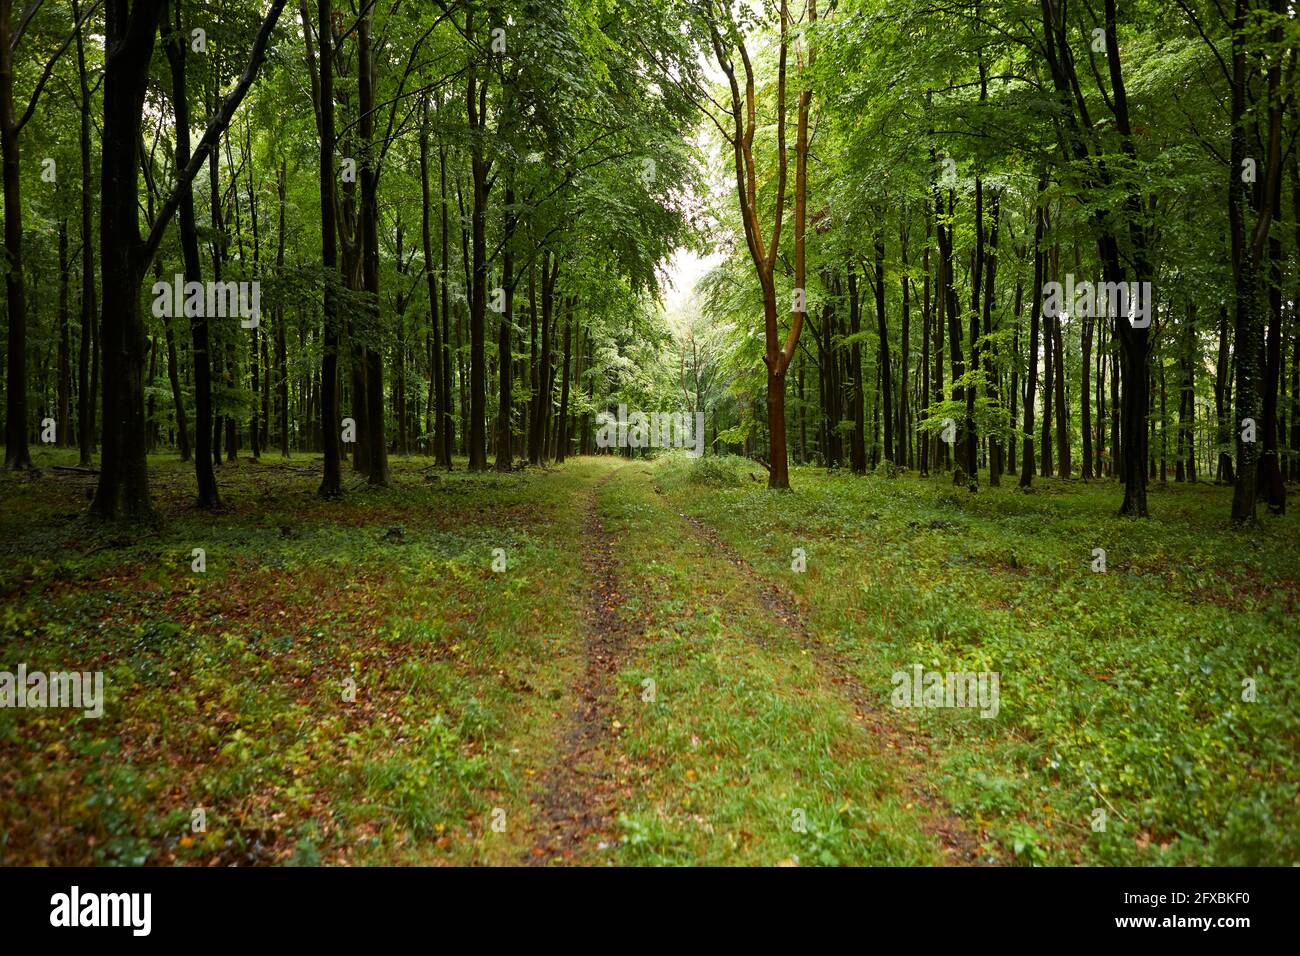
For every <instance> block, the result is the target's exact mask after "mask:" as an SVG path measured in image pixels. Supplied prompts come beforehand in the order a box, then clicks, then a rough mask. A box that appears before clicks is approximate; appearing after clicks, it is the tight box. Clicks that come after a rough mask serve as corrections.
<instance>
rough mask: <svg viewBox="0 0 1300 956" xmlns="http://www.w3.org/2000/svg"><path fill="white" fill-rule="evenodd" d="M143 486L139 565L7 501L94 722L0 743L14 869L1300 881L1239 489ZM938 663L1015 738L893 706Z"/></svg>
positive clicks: (247, 471)
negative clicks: (1195, 875)
mask: <svg viewBox="0 0 1300 956" xmlns="http://www.w3.org/2000/svg"><path fill="white" fill-rule="evenodd" d="M40 454H41V455H42V456H43V458H46V459H49V460H43V461H42V462H41V463H42V464H45V465H47V466H48V465H49V464H51V463H65V464H68V463H71V460H72V456H71V454H70V453H67V452H50V451H45V450H43V451H41V452H40ZM60 455H63V456H65V458H66V459H67V460H66V461H64V460H63V459H61V458H59V456H60ZM151 464H152V466H153V468H154V469H155V487H156V494H157V498H158V500H159V504H160V507H161V510H162V513H163V518H164V521H163V523H162V525H161V526H160V527H159V528H156V529H149V530H145V531H141V532H138V533H124V532H122V531H119V530H116V529H111V528H101V527H98V526H96V525H94V524H91V523H89V522H88V521H86V520H85V519H84V518H82V517H81V515H82V514H83V512H84V503H85V500H86V491H87V489H88V487H89V485H90V482H91V481H92V480H93V479H92V478H91V477H89V476H85V475H81V474H77V473H69V472H52V471H46V472H44V473H43V474H42V475H26V474H0V499H2V500H3V501H4V502H5V506H4V507H3V508H0V559H2V560H0V670H8V671H13V670H15V669H16V666H17V665H18V664H19V663H25V664H26V665H27V668H28V670H29V671H31V670H38V669H40V670H45V671H51V672H52V671H57V670H68V669H77V670H87V671H94V670H98V671H102V672H103V673H104V675H105V687H106V700H105V707H104V715H103V717H101V718H98V719H94V718H86V717H84V716H83V715H82V714H81V713H80V712H78V711H71V710H67V709H45V710H37V709H15V708H0V863H6V864H8V863H65V864H87V863H99V864H141V863H145V864H161V865H231V864H234V865H266V864H277V863H298V864H314V863H331V864H368V863H386V864H509V865H518V864H520V863H528V864H533V865H603V864H610V863H612V864H625V865H635V864H674V865H675V864H755V865H835V864H893V865H908V864H923V865H940V864H978V863H986V862H998V863H1001V862H1016V863H1035V862H1054V863H1072V862H1102V863H1130V864H1131V863H1186V862H1219V863H1241V862H1270V863H1279V862H1295V861H1296V860H1297V859H1300V844H1297V839H1300V838H1298V837H1297V833H1300V802H1298V801H1297V799H1296V789H1295V784H1294V781H1295V779H1297V770H1298V768H1297V760H1296V754H1297V753H1300V705H1297V699H1298V698H1300V688H1298V687H1297V684H1296V677H1295V675H1296V674H1298V673H1300V628H1297V627H1296V625H1295V621H1296V610H1297V607H1298V606H1300V555H1297V553H1296V547H1295V540H1296V538H1297V537H1298V535H1297V527H1298V526H1300V519H1297V517H1296V516H1294V515H1291V516H1287V517H1286V518H1284V519H1280V520H1277V521H1272V522H1271V523H1266V524H1265V526H1264V527H1263V528H1262V529H1261V530H1260V531H1259V532H1258V533H1257V534H1256V535H1255V536H1254V537H1244V536H1240V535H1237V536H1234V535H1230V534H1227V533H1226V532H1225V531H1224V530H1223V529H1222V528H1220V527H1218V526H1217V525H1216V524H1215V519H1214V515H1215V514H1217V513H1218V512H1219V511H1221V510H1222V506H1223V505H1224V503H1225V502H1224V500H1220V499H1224V496H1225V494H1226V492H1227V490H1226V489H1217V488H1211V487H1207V486H1195V487H1173V486H1170V487H1168V488H1156V489H1154V490H1153V507H1155V508H1156V509H1157V512H1158V514H1159V515H1160V519H1159V520H1158V521H1152V522H1147V523H1132V522H1123V521H1120V520H1119V519H1116V518H1114V517H1113V514H1112V512H1113V502H1112V501H1111V500H1110V498H1111V497H1113V496H1110V495H1108V492H1109V491H1111V490H1113V489H1110V488H1109V487H1108V486H1106V485H1104V484H1098V483H1094V484H1092V485H1082V484H1080V483H1065V482H1056V481H1049V482H1040V483H1037V484H1036V485H1035V490H1034V492H1033V493H1032V494H1029V495H1026V494H1024V493H1022V492H1019V491H1017V490H1015V489H1012V488H1002V489H984V490H983V491H981V493H980V494H979V495H977V496H971V495H968V494H966V493H965V492H962V493H956V492H954V491H953V490H952V489H951V487H950V486H946V485H945V484H944V483H943V482H942V481H940V480H937V479H932V480H930V481H919V480H916V479H915V478H914V477H904V478H899V479H896V480H888V479H883V478H875V477H870V478H865V479H864V478H852V477H849V476H829V475H826V474H825V473H823V472H820V471H814V470H812V469H797V470H796V474H795V483H796V488H797V490H796V492H795V493H794V494H792V495H772V494H770V493H768V492H767V491H766V490H765V489H764V488H763V487H762V483H761V481H760V480H756V479H757V478H761V476H751V475H750V474H749V471H748V470H749V469H750V468H751V467H752V466H748V465H745V464H744V463H740V462H737V461H735V460H732V461H727V460H722V461H719V460H715V459H704V460H702V461H701V462H694V463H693V462H690V461H687V460H685V459H667V460H660V461H655V462H648V461H627V460H623V459H615V458H588V459H577V460H574V461H571V462H569V463H567V464H565V465H564V466H562V467H560V468H552V469H548V470H537V469H530V470H528V471H526V472H524V473H522V474H520V473H515V474H509V475H497V474H482V475H471V474H468V473H466V472H465V471H464V470H463V469H459V468H458V469H457V470H456V471H454V472H452V473H450V474H448V473H446V472H442V471H439V470H436V469H432V468H430V467H428V463H427V462H424V461H421V460H405V461H404V460H397V461H395V462H394V469H393V477H394V483H393V487H392V488H390V489H383V490H375V489H370V488H368V487H366V486H365V485H364V484H363V483H362V482H360V481H359V480H357V479H352V480H351V481H350V483H349V487H348V489H347V495H346V496H345V498H344V500H343V501H342V502H322V501H320V500H319V499H318V498H316V497H315V495H314V489H315V484H316V481H317V467H316V463H315V462H313V461H312V460H310V459H308V458H296V459H292V460H289V461H281V460H279V459H266V460H264V461H263V462H261V463H256V462H251V461H247V460H241V461H239V462H235V463H228V464H226V465H224V466H223V468H222V472H221V475H220V479H221V483H222V488H223V494H224V496H225V499H226V502H227V503H226V505H225V507H224V508H223V509H222V510H220V511H218V512H216V513H214V514H204V513H200V512H197V511H196V510H194V509H193V508H192V506H191V505H190V503H189V488H190V486H191V484H192V475H191V474H190V473H189V469H188V467H187V466H185V465H183V464H181V463H179V462H175V461H172V460H170V459H163V458H159V459H156V460H154V461H153V462H152V463H151ZM1094 547H1104V548H1105V549H1106V550H1107V553H1108V559H1109V566H1108V569H1107V572H1106V573H1104V574H1097V573H1093V572H1091V571H1090V570H1089V560H1090V557H1091V554H1092V549H1093V548H1094ZM196 548H201V549H203V550H204V552H205V557H206V569H205V570H204V571H203V572H196V571H195V570H194V569H193V566H192V561H193V558H192V555H193V553H194V549H196ZM800 549H802V553H803V554H804V555H805V556H806V570H803V571H796V570H795V569H794V567H793V566H792V561H791V557H792V555H793V554H795V553H796V552H798V551H799V550H800ZM914 664H921V665H924V666H925V667H926V668H933V669H934V670H938V671H950V670H958V671H967V670H969V671H997V672H999V673H1000V674H1001V675H1002V685H1001V692H1002V702H1001V707H1000V711H999V714H998V716H997V718H996V719H991V720H984V719H981V718H979V717H978V716H977V715H976V714H975V713H974V712H972V711H969V710H965V711H952V710H933V709H926V710H899V709H896V708H895V707H892V706H891V705H890V694H891V689H892V685H891V674H893V673H895V672H897V671H899V670H906V669H908V668H910V667H911V666H912V665H914ZM1245 678H1249V681H1250V682H1251V684H1252V686H1255V687H1257V691H1258V696H1257V700H1255V701H1252V702H1250V703H1245V702H1244V700H1243V697H1242V687H1243V679H1245ZM1099 809H1100V810H1104V811H1105V814H1106V815H1107V820H1108V823H1107V825H1106V826H1105V827H1104V828H1103V829H1097V828H1095V827H1093V826H1092V825H1091V824H1092V822H1093V821H1094V819H1095V814H1096V812H1097V811H1098V810H1099ZM199 811H201V814H200V813H199ZM196 814H197V815H199V816H201V817H202V820H203V826H202V827H198V826H195V820H196Z"/></svg>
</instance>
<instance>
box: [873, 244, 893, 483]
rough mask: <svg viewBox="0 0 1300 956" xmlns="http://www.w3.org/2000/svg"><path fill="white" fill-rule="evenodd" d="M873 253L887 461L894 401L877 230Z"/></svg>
mask: <svg viewBox="0 0 1300 956" xmlns="http://www.w3.org/2000/svg"><path fill="white" fill-rule="evenodd" d="M875 254H876V258H875V278H876V281H875V286H874V287H875V293H876V331H877V334H878V336H879V339H880V352H879V355H880V389H881V409H880V418H881V421H883V422H884V428H885V447H884V452H883V454H882V460H886V461H888V460H891V459H892V458H893V457H894V412H893V408H894V401H893V391H892V389H891V387H890V380H891V378H892V377H893V372H892V369H891V367H890V361H889V323H888V319H887V318H886V316H885V237H884V236H883V235H882V234H881V233H879V232H877V233H876V239H875Z"/></svg>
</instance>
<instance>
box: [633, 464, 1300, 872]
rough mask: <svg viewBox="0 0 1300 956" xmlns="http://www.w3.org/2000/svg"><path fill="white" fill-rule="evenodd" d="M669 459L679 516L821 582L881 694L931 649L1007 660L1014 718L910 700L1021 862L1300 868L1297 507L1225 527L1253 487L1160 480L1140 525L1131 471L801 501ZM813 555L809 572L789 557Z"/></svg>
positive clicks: (883, 488) (958, 665) (976, 812)
mask: <svg viewBox="0 0 1300 956" xmlns="http://www.w3.org/2000/svg"><path fill="white" fill-rule="evenodd" d="M658 467H659V470H660V471H661V477H660V481H661V484H662V485H663V486H664V487H665V488H666V490H668V492H669V494H670V496H671V497H672V499H673V501H674V502H675V503H676V505H677V506H678V507H679V508H680V509H681V510H683V511H687V512H689V513H691V514H694V515H696V516H698V517H700V518H701V519H703V520H704V521H706V522H708V523H709V524H711V525H713V526H714V527H716V528H718V529H719V530H720V532H721V534H722V536H723V538H724V539H725V540H727V541H729V543H730V544H731V545H732V546H734V547H735V548H736V549H738V550H739V551H741V552H742V553H744V554H745V555H746V556H747V557H748V559H749V560H750V561H751V562H752V563H753V564H754V565H755V567H757V568H759V569H761V570H762V572H763V574H764V575H765V576H766V577H768V578H769V579H771V580H773V581H779V582H781V584H782V586H784V587H786V588H789V589H790V590H791V591H793V592H794V593H796V594H798V595H799V597H800V599H801V600H802V601H803V603H804V604H805V605H806V606H807V607H808V608H809V609H810V612H811V614H812V618H813V620H814V621H815V622H816V625H817V627H816V630H817V632H818V634H819V635H820V638H821V639H822V640H824V641H826V642H828V643H830V644H833V645H835V646H836V647H838V648H839V649H840V650H842V651H843V653H845V654H846V655H847V656H848V657H849V659H851V660H852V661H853V662H854V667H855V672H856V674H857V675H858V676H859V678H860V680H861V682H862V683H863V684H864V685H865V686H867V687H874V688H877V689H878V690H879V693H880V695H881V699H882V701H884V700H886V699H887V698H888V694H889V692H890V691H891V689H892V686H891V684H890V675H891V674H892V673H893V672H894V671H896V670H907V669H910V667H911V665H913V664H917V663H919V664H922V665H923V666H924V667H925V668H926V669H933V670H939V671H962V670H972V671H997V672H1000V674H1001V710H1000V713H999V715H998V717H997V719H995V720H979V719H971V715H970V714H969V713H968V712H954V711H951V710H939V709H931V710H911V711H902V712H900V714H905V715H906V716H907V718H910V719H912V720H915V721H917V722H919V724H920V725H922V726H923V727H924V728H925V730H926V731H928V732H929V733H930V734H931V735H932V736H933V737H934V738H935V740H936V742H937V743H938V745H939V751H938V754H937V755H936V759H935V761H934V765H933V767H932V772H933V774H934V775H935V778H936V779H937V780H938V781H939V782H940V783H941V785H942V787H943V790H944V792H945V793H946V794H947V795H948V797H949V800H950V801H951V802H952V804H953V805H954V806H955V807H956V808H957V809H958V810H960V811H961V812H962V815H963V816H964V817H968V818H973V819H975V820H977V821H981V822H982V821H988V822H989V824H990V825H991V827H992V829H993V831H994V832H995V833H997V834H998V836H999V838H1000V840H1001V841H1002V843H1003V844H1004V845H1005V846H1006V847H1007V849H1008V850H1010V851H1011V852H1012V853H1014V854H1017V855H1018V856H1020V857H1022V858H1027V859H1029V860H1031V861H1050V862H1053V863H1062V862H1090V863H1106V864H1154V863H1171V864H1173V863H1220V864H1260V863H1284V862H1288V863H1289V862H1296V861H1300V799H1298V798H1297V790H1296V783H1295V781H1296V779H1297V777H1298V774H1297V762H1298V760H1300V696H1298V694H1297V690H1298V689H1300V684H1298V681H1300V677H1298V675H1300V666H1298V665H1300V624H1298V623H1297V606H1298V605H1300V547H1298V542H1300V528H1298V524H1300V523H1298V522H1297V518H1296V516H1295V515H1294V513H1293V514H1291V515H1289V516H1287V517H1284V518H1281V519H1274V518H1267V517H1266V518H1262V519H1261V524H1260V527H1259V528H1258V529H1255V530H1252V531H1248V532H1240V531H1232V530H1229V528H1228V527H1227V520H1226V516H1227V514H1228V509H1229V499H1230V494H1231V489H1227V488H1216V487H1213V486H1209V485H1195V486H1187V485H1177V484H1170V485H1168V486H1166V487H1153V488H1152V489H1151V492H1150V504H1151V512H1152V514H1153V515H1154V517H1153V518H1152V519H1151V520H1148V521H1132V520H1126V519H1121V518H1119V517H1116V516H1115V512H1116V510H1117V506H1118V499H1117V491H1116V488H1115V486H1114V485H1113V484H1112V483H1109V482H1101V481H1095V482H1091V483H1084V482H1081V481H1055V480H1051V481H1036V482H1035V484H1034V488H1033V490H1032V491H1031V492H1029V493H1025V492H1022V491H1020V490H1018V489H1017V488H1016V487H1015V485H1014V482H1012V483H1011V484H1010V485H1009V486H1008V485H1004V486H1003V487H1001V488H993V489H990V488H987V487H985V488H982V489H981V490H980V492H979V493H978V494H975V495H972V494H970V493H968V492H966V491H964V490H958V489H954V488H953V487H952V486H951V484H950V483H949V479H948V477H947V476H943V477H938V476H936V477H934V478H931V479H928V480H923V479H918V478H916V477H914V476H913V477H905V478H898V479H887V478H876V477H868V478H853V477H850V476H829V475H827V474H826V473H825V472H822V471H819V470H815V469H812V468H796V469H795V470H794V474H793V476H792V479H791V484H792V485H793V487H794V488H795V492H794V493H793V494H788V495H785V494H771V493H768V492H767V491H766V490H765V489H764V488H763V486H762V485H761V484H760V483H757V482H753V481H751V482H748V483H743V482H741V483H737V484H735V485H734V486H733V487H730V488H725V489H721V490H716V491H712V492H710V493H707V494H705V493H702V488H703V487H705V486H704V485H702V484H701V483H700V482H699V481H698V480H696V477H695V476H694V475H693V473H692V469H693V467H694V466H693V465H692V464H691V463H688V462H685V461H683V460H674V459H667V460H665V461H663V462H662V463H661V464H660V465H659V466H658ZM796 547H802V548H804V549H805V551H806V553H807V562H808V565H807V573H805V574H794V573H791V571H790V553H791V550H792V549H793V548H796ZM1094 548H1103V549H1105V551H1106V571H1105V573H1095V572H1093V570H1092V568H1091V565H1092V562H1093V549H1094ZM1246 678H1250V679H1252V680H1254V681H1255V684H1256V688H1257V695H1258V696H1257V700H1256V701H1255V702H1254V703H1248V702H1245V701H1243V700H1242V693H1243V683H1242V682H1243V680H1244V679H1246ZM1097 808H1100V809H1103V810H1105V811H1106V812H1107V820H1106V829H1105V830H1104V831H1102V832H1098V831H1094V829H1093V827H1092V825H1091V824H1092V821H1093V817H1092V811H1093V810H1094V809H1097ZM1017 848H1019V849H1018V850H1017Z"/></svg>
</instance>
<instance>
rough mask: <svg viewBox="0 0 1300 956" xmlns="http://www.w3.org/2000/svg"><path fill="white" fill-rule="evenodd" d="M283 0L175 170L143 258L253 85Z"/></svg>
mask: <svg viewBox="0 0 1300 956" xmlns="http://www.w3.org/2000/svg"><path fill="white" fill-rule="evenodd" d="M284 4H285V0H271V9H269V10H268V11H266V17H265V19H263V20H262V25H261V26H260V27H259V28H258V30H257V38H256V39H255V40H254V41H253V50H252V52H251V53H249V55H248V65H247V66H245V67H244V72H243V75H242V76H240V78H239V82H238V83H236V84H235V88H234V89H233V90H231V91H230V92H229V93H227V94H226V97H225V99H223V100H222V101H221V107H220V108H219V109H218V110H217V112H216V115H215V116H213V117H212V121H211V122H210V123H208V128H207V129H206V130H204V131H203V138H202V139H200V140H199V145H198V147H197V148H196V149H195V150H194V154H193V155H192V156H190V161H189V164H188V165H186V167H185V168H184V169H179V170H177V171H176V182H175V183H174V184H173V185H172V191H171V193H170V194H169V195H168V197H167V202H166V203H164V204H163V207H162V209H161V210H159V213H158V218H157V219H156V220H155V221H154V224H153V228H152V229H150V230H149V238H148V239H146V240H145V243H144V248H143V250H142V252H143V261H144V262H148V261H149V260H150V259H152V258H153V255H154V253H155V252H157V250H158V244H159V243H161V242H162V237H163V233H165V232H166V231H167V224H168V223H169V222H170V221H171V219H172V217H173V216H174V215H176V210H177V208H178V207H179V206H180V203H181V196H182V194H183V193H184V192H185V191H186V190H188V189H189V188H190V183H192V182H193V181H194V177H195V176H197V175H198V174H199V170H200V169H202V168H203V164H204V163H205V162H207V159H208V154H209V153H210V152H212V149H213V146H214V145H215V144H216V143H217V141H218V140H219V139H220V138H221V134H222V132H224V131H225V129H226V127H227V126H229V125H230V121H231V119H232V118H233V117H234V115H235V110H237V109H239V104H240V103H242V102H243V100H244V97H245V96H246V95H247V94H248V90H249V88H250V87H251V86H252V85H253V80H254V78H256V76H257V71H258V70H259V69H260V68H261V66H262V61H263V60H264V59H265V58H266V45H267V42H268V41H269V40H270V38H271V31H272V30H274V29H275V24H276V21H277V20H279V19H280V11H282V10H283V9H284Z"/></svg>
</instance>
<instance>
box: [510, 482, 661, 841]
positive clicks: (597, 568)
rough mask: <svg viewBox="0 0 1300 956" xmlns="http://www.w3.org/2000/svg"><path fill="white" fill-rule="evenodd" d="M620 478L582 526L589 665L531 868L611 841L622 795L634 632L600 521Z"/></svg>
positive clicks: (594, 502)
mask: <svg viewBox="0 0 1300 956" xmlns="http://www.w3.org/2000/svg"><path fill="white" fill-rule="evenodd" d="M616 475H617V472H611V473H610V474H608V475H606V476H605V477H604V478H602V479H600V480H599V481H598V482H597V483H596V485H595V486H594V487H593V488H592V490H591V491H590V492H589V495H588V501H587V512H586V519H585V521H584V522H583V532H582V533H583V540H582V546H583V548H585V555H584V559H583V565H584V569H585V571H586V574H587V578H588V580H590V581H591V586H592V590H591V598H590V600H589V601H588V603H587V606H586V608H585V611H584V617H585V631H586V635H585V639H584V642H583V657H584V667H583V673H582V675H581V676H580V677H579V678H578V683H577V686H576V687H575V688H574V690H575V692H576V694H577V698H578V700H577V705H576V706H575V708H574V711H573V713H572V715H571V716H570V718H569V729H568V730H567V731H566V733H565V736H564V746H563V750H562V751H561V753H560V756H559V757H558V760H557V762H556V763H554V764H553V765H552V766H551V767H550V768H549V769H548V770H547V771H546V773H545V774H543V776H542V780H541V784H542V794H541V796H540V798H539V799H538V801H537V802H536V803H535V811H536V812H535V814H534V823H533V835H532V841H531V845H530V848H529V851H528V860H527V862H528V863H529V864H530V865H532V866H547V865H550V864H552V863H562V862H567V861H569V860H571V859H572V858H573V857H574V856H576V855H578V854H579V853H580V852H582V851H583V850H586V849H589V846H588V844H590V843H591V842H592V839H593V838H595V837H600V838H602V839H603V840H604V841H605V842H608V843H612V842H613V841H614V839H615V835H614V834H613V832H612V831H613V823H614V816H615V814H614V808H615V805H616V804H617V802H618V800H619V798H620V797H621V796H622V795H623V792H622V791H623V788H622V786H621V784H620V781H619V774H618V769H619V763H620V760H619V758H618V757H617V755H616V753H615V750H616V748H615V746H614V745H615V743H616V740H617V738H616V735H615V734H614V733H613V730H612V727H611V724H612V721H613V706H612V704H613V697H614V678H615V675H617V673H618V671H619V669H620V667H621V666H622V664H623V662H624V660H625V659H626V656H627V648H628V644H629V641H630V639H631V637H632V636H634V632H635V631H636V628H635V626H634V625H633V624H632V623H631V622H629V621H627V620H626V619H625V618H624V617H623V616H622V615H621V614H620V613H619V612H620V608H621V607H622V605H623V596H622V593H621V592H620V590H619V576H620V570H621V565H620V563H619V561H618V558H617V557H615V554H614V546H613V543H612V542H611V541H610V539H609V536H608V534H607V533H606V531H605V525H604V523H603V522H602V521H601V519H600V512H599V507H598V498H599V494H600V490H601V489H602V488H604V487H605V486H606V485H607V484H609V482H610V481H611V480H613V478H614V477H615V476H616Z"/></svg>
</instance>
